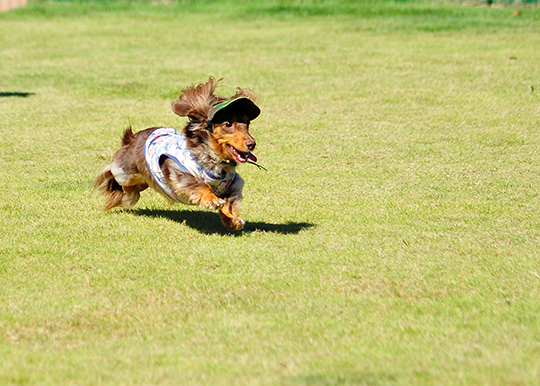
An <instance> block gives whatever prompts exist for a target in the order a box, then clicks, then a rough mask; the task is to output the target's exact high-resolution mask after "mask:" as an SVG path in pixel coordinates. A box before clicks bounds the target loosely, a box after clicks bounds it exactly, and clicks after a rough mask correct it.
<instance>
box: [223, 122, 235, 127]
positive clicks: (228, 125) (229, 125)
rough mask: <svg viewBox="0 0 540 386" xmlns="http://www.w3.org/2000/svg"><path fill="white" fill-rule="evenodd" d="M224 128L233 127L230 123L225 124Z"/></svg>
mask: <svg viewBox="0 0 540 386" xmlns="http://www.w3.org/2000/svg"><path fill="white" fill-rule="evenodd" d="M225 126H227V127H233V123H232V122H225Z"/></svg>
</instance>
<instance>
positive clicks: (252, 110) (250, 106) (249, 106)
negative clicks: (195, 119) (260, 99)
mask: <svg viewBox="0 0 540 386" xmlns="http://www.w3.org/2000/svg"><path fill="white" fill-rule="evenodd" d="M229 109H234V110H243V111H245V113H246V115H247V117H248V118H249V120H250V121H252V120H254V119H255V118H257V117H258V116H259V114H260V113H261V109H259V107H257V105H256V104H255V103H253V101H252V100H251V99H249V98H246V97H240V98H236V99H230V100H228V101H225V102H221V103H219V104H217V105H215V106H214V107H212V110H210V114H208V123H209V124H210V123H211V122H212V121H213V120H214V118H216V115H221V114H222V113H224V112H226V111H227V110H229Z"/></svg>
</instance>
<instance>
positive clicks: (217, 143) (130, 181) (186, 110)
mask: <svg viewBox="0 0 540 386" xmlns="http://www.w3.org/2000/svg"><path fill="white" fill-rule="evenodd" d="M220 81H221V79H219V80H216V79H215V78H214V77H210V78H209V79H208V81H207V82H205V83H195V84H193V85H192V86H190V87H187V88H185V89H184V90H182V93H181V94H180V96H179V98H178V100H176V101H174V102H173V103H172V109H173V111H174V112H175V113H176V114H177V115H179V116H182V117H188V118H189V122H188V123H187V124H186V125H185V127H184V130H183V132H184V135H185V137H186V139H187V143H188V147H189V148H190V150H191V152H192V153H193V154H194V155H195V157H196V158H197V159H198V161H199V162H200V163H201V164H202V165H204V166H205V167H206V168H207V169H209V170H210V171H211V172H212V173H213V174H215V175H221V174H225V173H228V172H231V171H232V170H234V168H235V167H236V165H237V161H238V160H240V162H246V161H245V160H244V158H246V159H247V158H248V156H252V155H251V151H252V150H253V149H254V148H255V140H254V139H253V137H252V136H251V134H250V133H249V123H250V122H249V119H248V118H247V117H246V114H245V113H244V112H242V111H231V112H230V113H228V114H229V115H230V116H229V117H228V118H227V119H228V121H226V122H223V123H217V124H214V125H213V132H211V131H209V130H208V129H207V124H208V122H207V121H208V115H209V113H210V110H211V109H212V107H213V106H215V105H217V104H218V103H220V102H223V101H226V100H229V99H235V98H238V97H241V96H244V97H248V98H250V99H251V100H253V99H255V94H254V93H253V92H252V91H251V90H245V89H241V88H237V89H236V93H235V94H234V95H233V96H231V97H229V98H226V97H223V96H219V95H216V94H215V91H216V88H217V87H218V86H219V83H220ZM156 129H157V128H150V129H146V130H143V131H140V132H138V133H133V130H132V129H131V127H129V128H127V129H126V130H125V131H124V134H123V136H122V145H121V147H120V149H119V150H118V151H117V152H116V153H115V155H114V157H113V161H112V162H111V163H110V164H108V165H106V166H105V167H104V168H103V169H102V171H101V172H100V173H99V175H98V176H97V178H96V180H95V182H94V186H95V188H96V189H97V191H98V192H99V193H100V194H101V195H103V196H104V197H105V206H104V209H105V210H109V209H111V208H114V207H117V206H123V207H130V206H133V205H135V203H137V201H138V200H139V198H140V192H141V191H143V190H145V189H146V188H148V187H151V188H153V189H154V190H156V191H158V192H160V193H162V194H163V195H164V196H165V197H166V198H168V197H167V196H166V195H165V194H164V193H163V191H162V190H161V188H159V186H158V185H157V183H156V182H155V181H154V179H153V177H152V175H151V173H150V171H149V170H148V167H147V165H146V161H145V158H144V152H143V148H144V143H145V142H146V139H147V138H148V137H149V136H150V135H151V133H152V132H154V131H155V130H156ZM231 149H233V150H231ZM235 154H236V155H235ZM235 157H236V159H235ZM238 157H240V158H238ZM162 170H163V174H164V176H165V178H166V180H167V181H168V184H169V185H170V186H172V187H173V188H174V191H175V193H176V194H177V195H178V196H181V197H183V198H184V200H182V201H183V202H187V203H189V204H191V205H198V206H200V207H202V208H205V209H217V210H219V211H220V212H219V213H220V217H221V219H222V222H223V224H224V225H225V226H227V227H228V228H232V229H241V228H242V227H243V225H244V220H242V219H241V218H240V217H239V215H238V210H239V207H240V203H241V201H242V187H243V185H244V181H243V180H242V178H241V177H240V176H239V175H238V174H237V175H236V178H235V180H234V182H233V183H232V185H231V186H230V187H229V189H228V190H227V191H226V192H225V193H223V194H222V195H221V196H220V197H217V196H216V195H215V194H214V192H213V191H212V189H211V188H210V187H209V186H208V185H207V184H205V183H204V182H203V181H200V180H199V179H197V178H195V177H194V176H192V175H191V174H188V173H185V172H184V171H183V170H182V169H181V168H180V167H179V166H178V164H176V163H175V162H174V161H173V160H171V159H166V160H165V161H164V163H163V165H162Z"/></svg>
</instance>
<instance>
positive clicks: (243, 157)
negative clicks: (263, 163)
mask: <svg viewBox="0 0 540 386" xmlns="http://www.w3.org/2000/svg"><path fill="white" fill-rule="evenodd" d="M227 149H228V150H229V153H231V154H232V155H233V156H234V158H236V160H237V161H238V162H241V163H244V162H247V160H248V159H250V160H252V161H253V162H257V157H255V156H254V155H253V153H249V152H243V151H239V150H236V149H235V148H234V147H232V146H231V145H229V144H227Z"/></svg>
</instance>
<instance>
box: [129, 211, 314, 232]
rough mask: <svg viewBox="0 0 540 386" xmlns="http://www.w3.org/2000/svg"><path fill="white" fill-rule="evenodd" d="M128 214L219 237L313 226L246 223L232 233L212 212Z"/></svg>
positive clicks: (134, 212)
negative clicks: (176, 224)
mask: <svg viewBox="0 0 540 386" xmlns="http://www.w3.org/2000/svg"><path fill="white" fill-rule="evenodd" d="M126 212H128V213H132V214H135V215H137V216H146V217H157V218H166V219H169V220H172V221H175V222H178V223H181V224H185V225H187V226H189V227H190V228H193V229H196V230H198V231H199V232H202V233H208V234H220V235H236V236H239V235H242V234H244V233H251V232H257V231H260V232H272V233H280V234H283V235H291V234H298V233H300V231H302V230H304V229H308V228H311V227H313V226H314V224H311V223H307V222H289V223H286V224H269V223H265V222H246V225H245V227H244V229H242V230H241V231H233V230H230V229H227V228H225V227H224V226H223V225H222V224H221V219H220V218H219V215H218V214H217V213H214V212H203V211H189V210H185V211H184V210H179V211H176V210H161V209H128V210H126Z"/></svg>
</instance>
